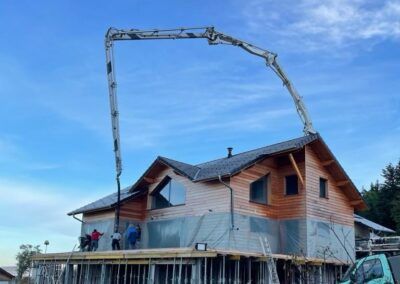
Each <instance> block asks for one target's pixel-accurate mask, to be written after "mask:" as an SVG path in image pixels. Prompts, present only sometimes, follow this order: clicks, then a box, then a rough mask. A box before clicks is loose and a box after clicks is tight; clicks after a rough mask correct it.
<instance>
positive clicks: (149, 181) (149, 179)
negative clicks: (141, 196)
mask: <svg viewBox="0 0 400 284" xmlns="http://www.w3.org/2000/svg"><path fill="white" fill-rule="evenodd" d="M143 179H144V180H145V181H146V182H148V183H154V182H155V179H153V178H149V177H144V178H143Z"/></svg>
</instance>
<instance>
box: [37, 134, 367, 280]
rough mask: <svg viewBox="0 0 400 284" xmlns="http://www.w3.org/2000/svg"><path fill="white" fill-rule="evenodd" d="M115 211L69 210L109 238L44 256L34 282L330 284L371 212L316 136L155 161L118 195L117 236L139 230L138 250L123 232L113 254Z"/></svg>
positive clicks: (97, 205)
mask: <svg viewBox="0 0 400 284" xmlns="http://www.w3.org/2000/svg"><path fill="white" fill-rule="evenodd" d="M116 205H117V194H111V195H109V196H106V197H104V198H102V199H100V200H98V201H95V202H93V203H90V204H88V205H86V206H84V207H82V208H79V209H77V210H75V211H72V212H70V213H69V215H77V214H82V216H83V219H82V221H83V223H82V235H85V234H90V232H92V231H93V229H97V230H98V231H100V232H102V233H104V235H103V237H102V238H101V239H100V241H99V251H98V252H74V253H62V254H46V255H40V256H38V257H37V258H36V266H37V267H38V269H37V270H36V273H37V275H36V276H35V277H36V279H37V281H38V282H37V283H47V282H46V281H47V280H46V279H48V278H49V279H53V278H52V277H56V278H57V277H58V276H57V275H59V277H62V279H65V281H67V282H66V283H98V281H100V280H101V281H103V282H101V283H144V282H143V281H145V282H146V283H200V282H201V283H269V281H270V280H271V281H272V276H273V274H274V270H275V269H276V272H277V275H278V277H279V279H280V281H281V283H300V282H302V281H304V282H303V283H334V281H335V280H336V279H337V277H339V276H340V274H341V273H342V272H343V270H342V268H343V267H344V266H347V265H348V264H350V263H351V262H352V260H354V257H355V249H354V242H355V239H354V238H355V235H354V215H353V213H354V209H362V208H364V206H365V204H364V202H363V200H362V199H361V197H360V195H359V193H358V191H357V189H356V188H355V187H354V185H353V183H352V182H351V180H350V179H349V177H348V176H347V175H346V173H345V172H344V170H343V169H342V167H341V166H340V164H339V163H338V161H337V160H336V158H335V157H334V156H333V154H332V152H331V151H330V150H329V149H328V147H327V145H326V144H325V143H324V141H323V140H322V138H321V137H320V136H319V135H317V134H316V135H308V136H304V137H300V138H297V139H293V140H290V141H285V142H281V143H278V144H274V145H270V146H267V147H263V148H260V149H256V150H252V151H248V152H244V153H240V154H236V155H235V154H233V153H232V152H229V153H228V155H227V156H226V157H225V158H222V159H218V160H214V161H210V162H205V163H202V164H198V165H190V164H187V163H183V162H178V161H175V160H172V159H168V158H165V157H158V158H157V159H156V160H155V161H154V162H153V163H152V164H151V165H150V167H149V168H148V169H147V170H146V171H145V172H144V174H143V175H142V176H141V178H140V179H139V180H138V181H137V182H136V183H135V184H134V185H133V186H131V187H129V188H126V189H124V190H122V192H121V206H120V223H119V231H120V232H122V233H124V232H125V231H126V230H127V228H128V227H129V226H130V225H138V224H139V225H140V227H141V228H142V234H141V238H140V242H139V244H138V248H137V249H135V250H127V248H128V245H127V240H126V238H125V235H124V234H123V238H122V241H121V245H122V249H123V250H122V251H110V250H111V238H110V236H111V234H112V233H113V231H114V225H115V220H116V218H115V217H116ZM68 281H69V282H68ZM149 281H150V282H149ZM164 281H165V282H164ZM195 281H198V282H195ZM272 283H274V282H272ZM275 283H276V282H275Z"/></svg>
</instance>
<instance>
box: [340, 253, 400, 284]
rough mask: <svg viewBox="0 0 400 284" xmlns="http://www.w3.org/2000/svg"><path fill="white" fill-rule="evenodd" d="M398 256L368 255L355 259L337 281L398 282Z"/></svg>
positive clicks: (348, 283)
mask: <svg viewBox="0 0 400 284" xmlns="http://www.w3.org/2000/svg"><path fill="white" fill-rule="evenodd" d="M399 263H400V256H396V257H390V258H387V257H386V255H385V254H378V255H370V256H367V257H364V258H361V259H359V260H357V262H355V263H354V264H353V265H352V266H351V267H350V268H349V269H348V270H347V272H346V274H345V275H344V277H343V278H342V279H341V281H340V282H339V283H343V284H350V283H357V284H361V283H368V284H387V283H388V284H391V283H393V284H395V283H398V282H397V281H396V280H398V277H399V275H398V274H399V273H400V272H399V271H398V269H399V268H398V265H399Z"/></svg>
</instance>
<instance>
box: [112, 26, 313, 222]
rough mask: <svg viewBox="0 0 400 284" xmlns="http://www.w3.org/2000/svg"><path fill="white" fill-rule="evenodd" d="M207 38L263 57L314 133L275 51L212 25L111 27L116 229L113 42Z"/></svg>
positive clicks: (117, 161)
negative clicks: (167, 27)
mask: <svg viewBox="0 0 400 284" xmlns="http://www.w3.org/2000/svg"><path fill="white" fill-rule="evenodd" d="M198 38H199V39H200V38H203V39H207V40H208V43H209V44H210V45H217V44H229V45H233V46H238V47H240V48H242V49H244V50H245V51H247V52H249V53H250V54H253V55H256V56H259V57H261V58H264V59H265V61H266V65H267V66H268V67H270V68H271V69H272V70H273V71H274V72H275V74H276V75H278V77H279V78H280V79H281V80H282V82H283V84H284V86H285V87H286V88H287V90H288V91H289V93H290V95H291V97H292V99H293V101H294V104H295V106H296V110H297V113H298V114H299V116H300V119H301V121H302V123H303V125H304V129H303V131H304V134H305V135H308V134H314V133H316V131H315V130H314V128H313V125H312V122H311V119H310V116H309V114H308V112H307V109H306V106H305V105H304V103H303V100H302V98H301V96H300V95H299V94H298V92H297V91H296V89H295V88H294V86H293V84H292V83H291V81H290V80H289V78H288V77H287V75H286V73H285V72H284V71H283V69H282V67H281V66H280V65H279V63H278V60H277V54H276V53H273V52H270V51H268V50H265V49H262V48H259V47H257V46H254V45H252V44H250V43H247V42H245V41H242V40H239V39H236V38H234V37H231V36H228V35H225V34H223V33H220V32H218V31H216V30H215V29H214V27H200V28H179V29H165V30H157V29H155V30H137V29H130V30H120V29H115V28H110V29H109V30H108V31H107V33H106V37H105V48H106V60H107V78H108V90H109V99H110V109H111V123H112V132H113V139H114V153H115V164H116V171H117V183H118V201H117V213H116V215H117V218H116V219H117V220H116V228H118V225H119V203H120V193H119V192H120V185H119V177H120V175H121V172H122V159H121V150H120V135H119V119H118V116H119V113H118V104H117V93H116V88H117V83H116V80H115V72H114V58H113V43H114V41H119V40H150V39H152V40H155V39H198Z"/></svg>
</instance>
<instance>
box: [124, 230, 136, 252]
mask: <svg viewBox="0 0 400 284" xmlns="http://www.w3.org/2000/svg"><path fill="white" fill-rule="evenodd" d="M137 237H138V235H137V229H136V227H135V226H133V225H129V227H128V229H127V230H126V238H127V239H128V245H129V248H130V249H135V248H136V241H137Z"/></svg>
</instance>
